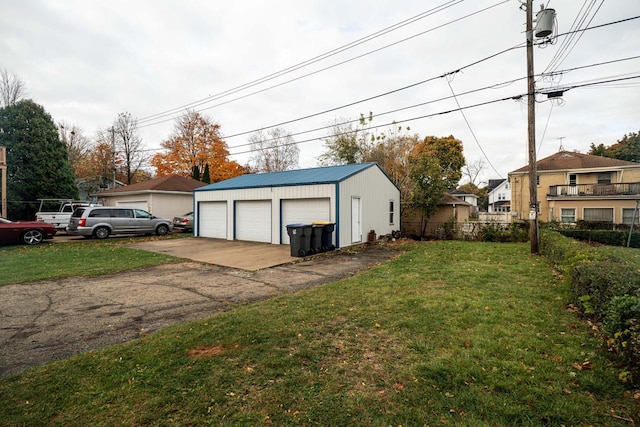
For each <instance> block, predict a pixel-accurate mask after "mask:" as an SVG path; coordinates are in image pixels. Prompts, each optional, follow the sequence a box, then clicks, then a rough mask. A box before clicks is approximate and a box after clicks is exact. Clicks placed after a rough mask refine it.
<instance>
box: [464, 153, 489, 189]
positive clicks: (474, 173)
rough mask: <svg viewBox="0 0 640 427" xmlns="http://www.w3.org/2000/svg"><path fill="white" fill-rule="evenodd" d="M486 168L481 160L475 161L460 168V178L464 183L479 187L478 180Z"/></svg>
mask: <svg viewBox="0 0 640 427" xmlns="http://www.w3.org/2000/svg"><path fill="white" fill-rule="evenodd" d="M486 167H487V164H486V163H485V161H484V160H483V159H479V160H476V161H475V162H473V163H467V164H465V165H464V166H463V167H462V177H463V178H465V181H466V182H469V183H471V184H474V185H475V186H478V185H480V179H481V178H482V172H483V171H484V170H485V168H486Z"/></svg>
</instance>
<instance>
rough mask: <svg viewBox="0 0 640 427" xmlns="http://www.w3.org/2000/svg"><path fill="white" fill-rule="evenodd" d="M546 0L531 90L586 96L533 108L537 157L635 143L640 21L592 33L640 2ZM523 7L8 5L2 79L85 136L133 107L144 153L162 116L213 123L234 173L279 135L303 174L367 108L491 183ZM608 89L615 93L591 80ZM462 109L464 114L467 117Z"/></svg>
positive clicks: (521, 149) (315, 1) (520, 131)
mask: <svg viewBox="0 0 640 427" xmlns="http://www.w3.org/2000/svg"><path fill="white" fill-rule="evenodd" d="M540 4H541V2H540V1H539V2H537V3H536V4H535V8H534V10H535V11H536V12H537V11H538V10H539V9H540ZM545 4H546V5H547V7H549V8H554V9H555V10H556V13H557V28H556V33H557V34H559V35H560V36H559V37H557V38H556V39H554V40H553V43H549V44H546V45H542V46H539V47H536V48H535V52H534V56H535V71H536V73H542V72H543V71H555V72H556V74H554V75H552V76H547V77H545V78H539V81H538V83H537V88H538V89H545V88H553V87H561V88H562V87H564V88H566V87H571V86H580V85H588V86H583V87H576V88H573V89H571V90H568V91H565V92H564V95H563V97H562V98H561V99H559V100H555V101H553V102H551V101H549V100H548V99H547V97H546V96H544V95H539V96H538V101H539V102H538V103H537V109H536V119H537V120H536V122H537V126H536V128H537V131H536V132H537V138H536V139H537V142H538V149H537V150H538V158H543V157H546V156H548V155H550V154H552V153H554V152H556V151H558V149H559V147H560V146H561V145H562V146H563V148H565V149H567V150H578V151H580V152H587V151H588V149H589V145H590V144H591V143H592V142H593V143H596V144H599V143H604V144H605V145H611V144H613V143H615V142H616V140H618V139H620V138H621V137H622V136H623V135H624V134H626V133H629V132H638V130H640V108H638V104H639V101H640V78H638V77H640V58H636V57H638V56H640V44H639V43H638V41H639V40H640V19H631V20H628V21H626V22H622V23H616V24H611V25H603V24H609V23H612V22H614V21H620V20H625V19H629V18H634V17H636V18H637V17H638V16H640V2H639V1H638V0H547V2H546V3H545ZM520 6H521V1H519V0H506V1H505V0H466V1H465V0H452V1H447V0H434V1H428V2H425V1H417V0H403V1H401V2H397V1H396V2H392V1H389V0H367V1H362V0H351V1H348V2H347V1H344V0H341V1H338V0H306V1H300V0H274V1H271V2H260V1H257V0H251V1H243V0H236V1H233V2H219V1H215V2H214V1H204V0H182V1H169V0H109V1H105V0H103V1H86V0H20V1H5V2H3V6H2V13H0V69H1V68H5V69H7V70H8V71H10V72H11V73H13V74H15V75H16V76H18V77H19V78H20V79H22V80H23V81H24V82H25V84H26V87H27V97H28V98H31V99H33V100H34V101H36V102H37V103H39V104H41V105H43V106H44V108H45V109H46V110H47V111H48V112H49V113H50V114H51V115H52V117H53V119H54V120H55V121H56V122H61V121H64V122H66V123H69V124H73V125H76V126H79V127H80V128H82V129H83V131H84V133H85V134H86V135H87V136H90V137H91V136H93V135H94V134H95V132H96V131H97V130H99V129H106V128H108V127H110V125H111V124H112V122H113V120H114V119H115V117H116V116H117V114H118V113H120V112H125V111H127V112H130V113H131V114H132V115H133V116H134V117H136V118H137V119H138V120H139V131H140V136H141V137H142V138H143V141H144V143H145V144H146V147H147V148H148V149H149V150H150V151H149V152H150V153H151V154H152V153H154V152H156V151H155V150H157V149H158V148H159V147H160V143H161V142H162V141H163V140H164V139H166V138H167V137H168V136H169V134H170V133H171V131H172V128H173V124H174V119H175V117H176V116H178V115H180V114H181V113H183V112H184V111H185V108H192V109H195V110H196V111H202V113H203V114H206V115H208V116H209V117H211V118H212V119H213V120H214V121H216V122H217V123H219V124H220V125H221V128H222V132H223V134H224V135H225V136H226V141H227V143H228V145H229V147H230V151H231V153H232V158H233V159H234V160H237V161H239V162H240V163H246V161H247V160H248V157H249V154H248V153H246V151H247V149H248V147H247V146H246V145H245V144H247V141H248V138H249V135H250V133H251V132H252V131H254V130H256V129H260V128H267V127H270V126H274V125H278V124H281V123H287V124H283V125H282V126H281V127H283V128H284V129H286V130H287V131H288V132H290V133H292V134H294V135H295V136H294V139H295V140H296V141H299V142H300V144H299V147H300V166H301V167H313V166H316V165H317V157H318V156H319V155H320V154H321V153H322V152H323V151H324V148H323V142H322V138H323V137H325V136H326V134H327V130H322V129H321V128H323V127H326V126H329V125H330V124H331V123H332V122H334V121H335V120H337V119H345V120H354V119H357V118H358V117H359V115H360V113H365V114H368V113H369V112H373V114H374V115H375V117H374V120H373V122H372V125H374V126H380V129H379V130H380V131H384V130H387V129H388V127H389V125H388V124H389V123H391V122H393V121H396V122H400V123H401V124H402V126H405V127H406V126H409V127H410V129H411V130H410V132H411V133H417V134H419V135H420V136H421V137H424V136H427V135H435V136H446V135H451V134H452V135H454V136H455V137H456V138H458V139H460V140H462V141H463V144H464V154H465V157H466V159H467V161H468V162H469V163H473V162H477V161H479V160H483V162H484V164H485V169H484V171H483V178H484V179H485V180H486V179H489V178H498V177H506V175H507V173H508V172H509V171H512V170H515V169H517V168H519V167H521V166H524V165H526V164H527V106H526V101H525V99H524V98H523V99H522V100H520V101H518V100H514V99H508V100H502V99H505V98H512V97H517V96H518V95H523V94H525V93H526V79H525V76H526V51H525V49H524V48H523V46H524V41H525V34H524V30H525V25H524V24H525V13H524V12H523V11H522V10H521V8H520ZM399 24H401V25H399ZM596 26H601V27H599V28H594V29H591V30H588V31H582V30H583V29H585V28H587V27H596ZM567 33H569V34H567ZM354 42H355V43H354ZM501 52H502V53H501ZM607 62H609V63H608V64H603V63H607ZM598 64H601V65H598ZM585 67H586V68H585ZM456 70H460V71H459V72H457V73H453V74H448V75H447V73H452V72H454V71H456ZM444 75H447V76H446V77H441V76H444ZM634 77H635V78H634ZM621 79H626V80H621ZM606 80H619V81H615V82H610V83H604V84H601V83H599V82H602V81H606ZM403 88H406V89H403ZM385 94H386V95H385ZM452 94H455V95H456V98H453V96H452ZM367 99H368V100H367ZM501 100H502V101H501ZM360 101H362V102H360ZM483 103H486V105H483V106H475V107H473V106H474V105H477V104H483ZM458 104H459V105H460V106H461V107H463V108H464V107H471V108H466V109H464V110H463V111H464V116H463V115H462V114H461V113H460V111H455V110H457V108H458ZM347 105H348V106H347ZM340 107H343V108H340ZM327 110H332V111H330V112H327V113H324V114H318V113H322V112H325V111H327ZM306 116H311V117H309V118H306V119H303V120H297V119H300V118H303V117H306ZM467 123H468V124H467ZM314 129H319V130H315V131H314Z"/></svg>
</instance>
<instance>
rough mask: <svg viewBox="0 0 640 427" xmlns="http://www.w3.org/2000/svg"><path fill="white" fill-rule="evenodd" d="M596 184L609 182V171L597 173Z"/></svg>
mask: <svg viewBox="0 0 640 427" xmlns="http://www.w3.org/2000/svg"><path fill="white" fill-rule="evenodd" d="M598 184H611V172H601V173H599V174H598Z"/></svg>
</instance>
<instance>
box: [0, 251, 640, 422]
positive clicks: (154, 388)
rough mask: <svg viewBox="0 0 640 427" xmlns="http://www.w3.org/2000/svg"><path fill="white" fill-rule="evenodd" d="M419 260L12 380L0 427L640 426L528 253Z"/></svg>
mask: <svg viewBox="0 0 640 427" xmlns="http://www.w3.org/2000/svg"><path fill="white" fill-rule="evenodd" d="M407 249H408V250H407V251H406V252H405V253H403V254H402V255H401V256H400V257H399V258H397V259H395V260H393V261H390V262H387V263H384V264H381V265H379V266H377V267H375V268H373V269H372V270H369V271H367V272H365V273H363V274H360V275H358V276H356V277H353V278H350V279H346V280H342V281H339V282H334V283H330V284H327V285H323V286H320V287H317V288H314V289H310V290H307V291H302V292H298V293H296V294H290V295H286V296H281V297H277V298H272V299H270V300H267V301H262V302H259V303H255V304H251V305H244V306H239V307H236V308H235V309H232V310H230V311H228V312H225V313H222V314H219V315H216V316H214V317H212V318H209V319H207V320H204V321H198V322H192V323H186V324H182V325H178V326H174V327H169V328H165V329H163V330H161V331H159V332H157V333H154V334H151V335H148V336H146V337H144V338H142V339H140V340H136V341H133V342H130V343H127V344H125V345H119V346H112V347H109V348H105V349H103V350H101V351H97V352H93V353H88V354H85V355H81V356H77V357H74V358H71V359H68V360H64V361H60V362H56V363H52V364H50V365H47V366H45V367H42V368H38V369H34V370H31V371H28V372H25V373H23V374H21V375H18V376H16V377H12V378H9V379H3V380H0V402H2V406H1V408H2V409H0V411H1V414H0V425H64V426H85V425H114V426H115V425H118V426H120V425H131V426H134V425H161V426H164V425H230V426H231V425H264V424H273V425H367V426H369V425H374V426H389V425H393V426H398V425H403V426H414V425H465V426H467V425H470V426H485V425H491V426H516V425H518V426H521V425H531V426H539V425H551V426H560V425H610V426H629V425H634V424H633V423H634V422H635V425H637V423H638V422H640V418H639V416H638V406H639V405H638V400H637V398H636V399H634V396H633V392H631V391H629V390H626V389H625V388H624V385H623V384H622V383H620V381H619V380H618V379H617V370H616V367H615V366H614V365H613V362H612V361H611V359H609V356H608V355H607V353H606V352H605V350H604V349H603V346H602V342H601V339H600V338H599V337H598V336H597V335H596V334H595V332H594V331H593V330H592V329H591V328H590V326H589V325H588V324H586V323H584V322H583V321H582V320H581V319H579V318H578V317H577V316H576V314H575V313H574V312H572V311H570V310H568V309H567V307H566V302H567V301H568V289H566V288H565V285H564V284H563V283H562V281H561V280H560V279H558V278H557V277H556V275H554V273H553V271H552V270H551V268H550V267H549V265H548V264H547V262H546V261H545V259H544V258H541V257H532V256H531V255H529V245H528V244H494V243H472V242H456V241H442V242H425V243H420V244H412V245H409V246H407ZM634 420H635V421H634Z"/></svg>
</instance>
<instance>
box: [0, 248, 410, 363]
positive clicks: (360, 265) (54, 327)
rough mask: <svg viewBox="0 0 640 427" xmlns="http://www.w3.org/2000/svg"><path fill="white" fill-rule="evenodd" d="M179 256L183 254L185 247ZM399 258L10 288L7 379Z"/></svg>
mask: <svg viewBox="0 0 640 427" xmlns="http://www.w3.org/2000/svg"><path fill="white" fill-rule="evenodd" d="M179 240H184V241H187V242H188V241H189V240H191V239H178V240H176V242H178V241H179ZM196 240H197V239H196ZM222 242H225V243H233V242H226V241H222ZM154 243H155V242H154ZM158 243H162V244H163V245H165V246H164V249H163V247H160V248H156V249H157V250H159V251H164V250H168V249H167V248H170V247H172V245H173V241H172V240H164V241H161V242H158ZM169 243H170V244H169ZM176 245H177V244H176ZM160 246H162V245H160ZM179 246H180V245H177V246H175V247H179ZM268 246H269V247H271V248H273V249H278V247H277V246H275V245H268ZM258 247H260V246H258ZM238 248H240V246H239V247H238ZM283 248H287V249H288V246H285V247H281V248H280V249H283ZM263 249H264V247H263ZM176 250H177V249H176ZM179 252H180V253H181V254H182V255H183V256H184V255H185V252H186V249H185V248H183V249H180V250H179ZM236 253H238V252H236ZM247 253H248V252H247V249H244V251H241V252H240V253H239V254H238V255H237V256H238V257H239V258H240V257H244V258H248V259H250V258H252V256H248V255H247ZM398 254H399V252H398V251H396V250H393V249H388V248H384V247H383V248H378V249H366V250H362V251H359V252H358V251H352V250H349V251H336V252H330V253H327V254H323V255H319V256H316V257H313V258H311V259H306V260H302V261H301V262H297V263H289V264H283V265H279V266H278V267H273V268H264V269H260V270H254V271H249V270H247V269H239V268H229V267H223V266H220V265H213V264H204V263H200V262H185V263H181V264H168V265H162V266H157V267H150V268H145V269H138V270H133V271H129V272H125V273H118V274H112V275H107V276H100V277H91V278H86V277H73V278H68V279H61V280H53V281H43V282H36V283H27V284H15V285H7V286H3V287H0V376H8V375H12V374H15V373H18V372H20V371H23V370H25V369H27V368H30V367H34V366H38V365H42V364H45V363H47V362H51V361H53V360H57V359H62V358H66V357H69V356H71V355H74V354H77V353H82V352H85V351H90V350H95V349H98V348H101V347H103V346H105V345H110V344H115V343H121V342H124V341H128V340H131V339H135V338H137V337H140V336H141V335H144V334H146V333H149V332H151V331H155V330H158V329H160V328H162V327H165V326H168V325H171V324H175V323H179V322H184V321H188V320H196V319H204V318H207V317H209V316H211V315H213V314H215V313H218V312H220V311H223V310H228V309H229V308H230V307H233V306H234V305H235V304H245V303H249V302H253V301H257V300H261V299H265V298H268V297H270V296H273V295H279V294H283V293H288V292H295V291H298V290H301V289H307V288H311V287H313V286H317V285H320V284H323V283H326V282H331V281H335V280H338V279H341V278H343V277H348V276H352V275H355V274H357V273H358V272H360V271H363V270H366V269H368V268H370V267H371V266H373V265H375V264H378V263H381V262H384V261H386V260H388V259H390V258H393V257H395V256H397V255H398ZM254 257H255V258H256V259H257V258H258V257H259V255H258V254H256V255H254ZM256 265H258V263H257V262H256V263H255V264H254V265H253V267H255V266H256Z"/></svg>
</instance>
